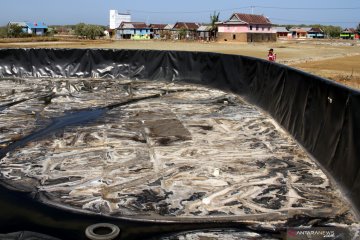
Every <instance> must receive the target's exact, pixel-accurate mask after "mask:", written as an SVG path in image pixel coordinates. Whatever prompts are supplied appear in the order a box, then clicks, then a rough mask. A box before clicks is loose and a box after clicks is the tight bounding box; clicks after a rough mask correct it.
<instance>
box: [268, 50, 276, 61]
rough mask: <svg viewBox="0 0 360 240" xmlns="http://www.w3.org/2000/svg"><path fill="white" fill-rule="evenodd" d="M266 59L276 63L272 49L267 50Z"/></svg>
mask: <svg viewBox="0 0 360 240" xmlns="http://www.w3.org/2000/svg"><path fill="white" fill-rule="evenodd" d="M268 59H269V61H270V62H275V61H276V53H274V49H272V48H271V49H270V50H269V54H268Z"/></svg>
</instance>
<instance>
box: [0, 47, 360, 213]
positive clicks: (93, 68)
mask: <svg viewBox="0 0 360 240" xmlns="http://www.w3.org/2000/svg"><path fill="white" fill-rule="evenodd" d="M0 77H2V78H4V77H20V78H21V77H67V78H68V77H70V78H71V77H74V78H116V79H117V78H119V79H142V80H166V81H175V82H180V81H182V82H190V83H197V84H202V85H208V86H211V87H215V88H218V89H222V90H226V91H231V92H233V93H236V94H239V95H241V96H242V97H245V99H246V100H247V101H249V102H250V103H253V104H255V105H257V106H259V107H261V108H262V109H263V110H265V111H267V112H268V113H270V115H271V116H272V117H274V119H275V120H277V121H278V122H279V123H280V124H281V125H282V126H283V127H284V128H285V129H287V130H288V131H289V133H290V134H292V135H293V137H294V138H295V139H296V140H297V141H299V143H301V144H302V146H303V147H304V148H305V149H306V150H307V151H308V152H309V153H310V154H312V155H313V156H314V158H315V159H316V160H317V161H318V162H319V163H320V164H321V165H322V166H323V167H324V168H325V169H326V170H327V171H328V172H329V173H330V174H331V176H332V177H333V178H334V179H335V180H336V181H337V183H339V185H340V186H341V187H343V188H344V190H345V194H346V195H347V197H348V198H349V199H350V200H351V201H352V202H353V203H354V205H355V207H356V208H357V210H359V208H360V171H359V167H360V141H359V140H357V139H360V111H359V109H360V92H359V91H356V90H354V89H350V88H347V87H345V86H342V85H340V84H337V83H334V82H331V81H329V80H326V79H323V78H320V77H316V76H313V75H310V74H307V73H304V72H301V71H298V70H295V69H292V68H289V67H286V66H283V65H279V64H276V63H271V62H268V61H264V60H260V59H255V58H251V57H244V56H236V55H224V54H217V53H200V52H195V53H194V52H175V51H148V50H95V49H91V50H89V49H3V50H0Z"/></svg>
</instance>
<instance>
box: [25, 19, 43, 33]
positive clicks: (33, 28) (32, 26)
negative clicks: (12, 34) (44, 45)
mask: <svg viewBox="0 0 360 240" xmlns="http://www.w3.org/2000/svg"><path fill="white" fill-rule="evenodd" d="M26 25H27V26H28V33H29V34H34V35H45V33H46V32H47V30H48V26H46V25H45V23H36V22H35V23H31V22H27V23H26Z"/></svg>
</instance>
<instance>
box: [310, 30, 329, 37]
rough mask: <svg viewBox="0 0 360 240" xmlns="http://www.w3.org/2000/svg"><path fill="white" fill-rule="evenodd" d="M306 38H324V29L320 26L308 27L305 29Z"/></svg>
mask: <svg viewBox="0 0 360 240" xmlns="http://www.w3.org/2000/svg"><path fill="white" fill-rule="evenodd" d="M307 37H308V38H324V37H325V35H324V31H323V30H322V29H321V28H310V29H309V30H308V31H307Z"/></svg>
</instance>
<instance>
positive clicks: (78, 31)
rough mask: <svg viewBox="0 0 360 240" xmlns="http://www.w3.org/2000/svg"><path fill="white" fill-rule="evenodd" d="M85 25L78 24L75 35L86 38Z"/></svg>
mask: <svg viewBox="0 0 360 240" xmlns="http://www.w3.org/2000/svg"><path fill="white" fill-rule="evenodd" d="M85 26H86V24H85V23H79V24H76V25H75V27H74V32H75V35H76V36H78V37H85Z"/></svg>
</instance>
